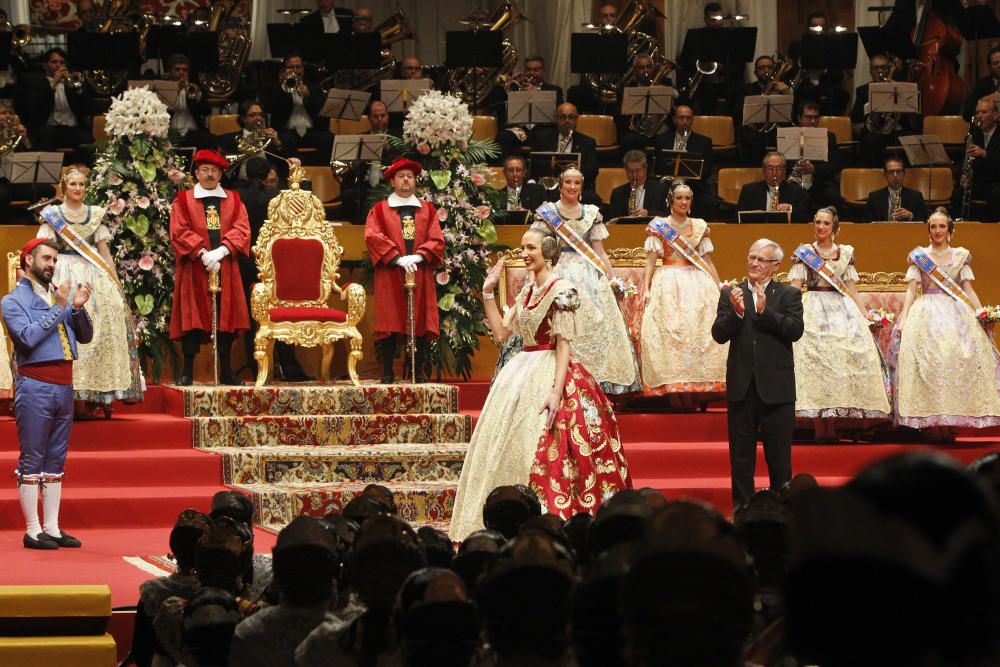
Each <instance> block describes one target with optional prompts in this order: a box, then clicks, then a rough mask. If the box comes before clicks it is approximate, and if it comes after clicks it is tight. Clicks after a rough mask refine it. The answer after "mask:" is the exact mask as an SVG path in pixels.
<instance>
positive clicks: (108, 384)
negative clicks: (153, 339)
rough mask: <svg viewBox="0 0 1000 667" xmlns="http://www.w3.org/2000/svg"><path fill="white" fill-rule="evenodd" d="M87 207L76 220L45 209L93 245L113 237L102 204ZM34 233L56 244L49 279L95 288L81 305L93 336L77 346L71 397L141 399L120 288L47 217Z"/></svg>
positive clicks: (135, 352)
mask: <svg viewBox="0 0 1000 667" xmlns="http://www.w3.org/2000/svg"><path fill="white" fill-rule="evenodd" d="M87 209H88V213H87V218H86V219H85V220H84V221H83V222H79V223H77V222H71V221H69V220H67V219H66V217H65V215H63V212H62V207H61V206H54V207H50V209H49V212H48V214H55V215H56V216H60V217H61V219H62V221H64V222H67V223H69V225H68V226H69V227H70V228H71V229H72V231H74V232H75V233H76V235H77V236H79V237H80V238H82V239H83V240H85V241H86V242H87V243H89V244H90V245H91V246H93V247H94V248H95V249H96V247H97V244H98V243H100V242H101V241H105V242H107V241H109V240H110V239H111V232H110V231H109V230H108V228H107V226H106V225H104V224H103V218H104V209H103V208H101V207H100V206H88V207H87ZM43 219H44V218H43ZM37 236H38V237H40V238H46V239H52V240H55V241H57V242H58V244H59V257H58V260H57V261H56V268H55V273H54V274H53V276H52V284H53V285H58V284H59V283H61V282H63V281H64V280H69V281H71V282H72V283H74V284H75V283H86V282H89V283H90V284H91V286H92V288H93V291H92V292H91V295H90V300H89V301H87V305H86V306H85V307H86V309H87V312H88V313H89V314H90V319H91V321H92V322H93V323H94V338H93V340H92V341H91V342H90V343H89V344H87V345H81V346H80V347H79V351H78V353H79V355H80V357H79V359H77V360H76V361H75V362H74V363H73V395H74V397H75V398H76V399H77V400H85V401H91V402H94V403H110V402H111V401H113V400H141V399H142V392H143V389H142V379H141V373H140V367H139V358H138V347H137V346H136V340H135V338H134V336H135V332H134V329H132V328H131V319H130V318H131V313H130V312H129V311H128V310H127V308H126V303H125V300H124V296H123V294H122V292H121V290H120V289H119V287H118V286H117V285H116V284H115V282H114V281H113V279H112V278H111V276H109V275H108V273H107V272H106V271H105V270H104V269H102V268H100V267H98V266H95V265H94V264H93V263H92V262H91V261H90V260H88V259H86V258H85V257H83V256H82V255H80V253H79V252H77V250H76V249H74V248H73V247H72V246H71V245H69V244H68V243H67V242H66V241H65V240H64V239H63V238H62V236H60V235H59V234H58V233H57V232H56V231H55V230H54V229H53V228H52V227H51V226H49V225H48V224H47V223H45V222H43V223H42V224H41V225H40V226H39V228H38V234H37Z"/></svg>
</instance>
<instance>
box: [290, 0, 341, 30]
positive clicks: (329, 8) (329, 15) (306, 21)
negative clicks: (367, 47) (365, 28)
mask: <svg viewBox="0 0 1000 667" xmlns="http://www.w3.org/2000/svg"><path fill="white" fill-rule="evenodd" d="M333 3H334V0H316V11H314V12H312V13H310V14H306V15H305V16H304V17H303V18H302V20H301V21H299V25H302V26H307V25H311V26H315V27H316V28H317V29H319V28H322V32H324V33H331V32H343V33H345V34H347V33H350V32H351V29H352V24H353V20H352V19H353V18H354V12H352V11H351V10H350V9H347V8H346V7H334V5H333Z"/></svg>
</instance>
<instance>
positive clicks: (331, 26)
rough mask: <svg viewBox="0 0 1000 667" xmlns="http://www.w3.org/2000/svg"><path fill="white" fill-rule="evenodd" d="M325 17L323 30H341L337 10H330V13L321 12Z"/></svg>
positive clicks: (327, 31)
mask: <svg viewBox="0 0 1000 667" xmlns="http://www.w3.org/2000/svg"><path fill="white" fill-rule="evenodd" d="M320 16H322V17H323V32H325V33H327V34H329V33H331V32H340V22H339V21H337V12H335V11H334V10H332V9H331V10H330V13H329V14H321V15H320Z"/></svg>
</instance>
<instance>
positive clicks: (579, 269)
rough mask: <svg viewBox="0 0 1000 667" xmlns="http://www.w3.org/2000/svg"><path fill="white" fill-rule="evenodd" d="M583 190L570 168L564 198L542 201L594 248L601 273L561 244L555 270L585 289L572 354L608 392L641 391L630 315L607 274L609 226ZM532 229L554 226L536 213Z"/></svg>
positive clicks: (580, 175)
mask: <svg viewBox="0 0 1000 667" xmlns="http://www.w3.org/2000/svg"><path fill="white" fill-rule="evenodd" d="M582 191H583V173H582V172H581V171H580V170H579V169H577V168H576V167H570V168H568V169H565V170H564V171H563V172H562V174H561V175H560V177H559V201H557V202H554V203H552V204H543V205H542V206H541V207H540V208H539V211H541V210H542V208H546V207H551V208H550V209H549V210H553V209H554V211H555V213H556V214H558V217H559V219H560V220H561V222H562V224H563V225H565V226H566V227H567V228H568V230H569V231H568V232H567V233H568V234H570V235H571V236H572V237H578V238H580V239H582V241H583V242H584V243H586V244H588V245H589V246H590V248H592V249H593V254H596V256H597V259H598V261H599V263H600V265H601V267H602V268H603V269H604V270H605V271H606V272H607V276H605V275H604V274H602V273H601V272H600V271H599V270H598V269H597V268H595V266H594V265H593V264H592V263H591V260H589V259H587V258H586V257H584V256H583V255H582V254H580V253H579V252H577V251H576V249H574V248H573V247H571V246H569V245H568V244H567V243H566V242H565V241H563V243H562V251H563V255H562V259H561V260H560V261H559V264H558V266H557V267H556V269H555V271H556V273H557V274H558V275H559V277H560V278H565V279H566V280H568V281H569V282H570V283H572V284H573V286H574V287H576V288H577V290H578V291H579V293H580V313H579V317H578V318H577V319H578V321H579V327H578V329H577V332H576V338H574V340H573V357H574V358H576V359H578V360H579V361H580V363H582V364H583V365H584V366H585V367H586V368H587V370H589V371H590V372H591V373H592V374H593V375H594V377H595V378H597V381H598V382H600V384H601V388H602V389H603V390H604V391H605V393H608V394H624V393H628V392H632V391H638V390H639V365H638V362H637V361H636V358H635V350H634V349H633V347H632V343H631V338H630V337H629V334H628V327H627V326H626V325H625V316H624V315H622V311H621V308H619V307H618V301H617V300H616V299H615V293H614V290H612V288H611V283H609V282H608V278H609V277H611V276H612V272H611V260H610V259H608V253H607V251H605V249H604V239H606V238H608V236H610V234H608V228H607V227H606V226H605V225H604V223H603V222H602V220H601V213H600V211H599V210H598V208H597V207H596V206H594V205H592V204H583V203H581V202H580V193H581V192H582ZM532 229H550V225H549V223H547V222H545V221H544V220H543V218H542V217H541V215H540V214H539V213H538V212H536V214H535V222H534V223H533V224H532Z"/></svg>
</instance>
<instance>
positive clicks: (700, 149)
mask: <svg viewBox="0 0 1000 667" xmlns="http://www.w3.org/2000/svg"><path fill="white" fill-rule="evenodd" d="M676 136H677V132H675V131H674V130H668V131H666V132H664V133H663V134H661V135H658V136H657V137H656V141H654V142H653V146H654V147H655V148H656V150H658V151H661V150H668V151H672V150H673V149H674V139H675V138H676ZM687 152H688V153H690V154H691V157H692V158H695V159H701V160H704V161H705V166H704V167H702V169H701V178H702V182H703V183H704V182H707V180H708V177H709V175H711V173H712V160H713V159H714V156H713V154H712V139H711V138H710V137H706V136H705V135H704V134H698V133H697V132H692V133H691V134H690V135H689V136H688V141H687Z"/></svg>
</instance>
